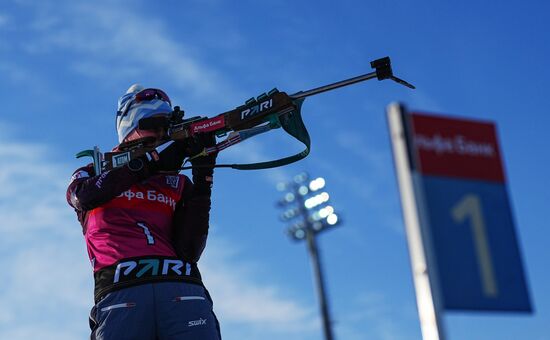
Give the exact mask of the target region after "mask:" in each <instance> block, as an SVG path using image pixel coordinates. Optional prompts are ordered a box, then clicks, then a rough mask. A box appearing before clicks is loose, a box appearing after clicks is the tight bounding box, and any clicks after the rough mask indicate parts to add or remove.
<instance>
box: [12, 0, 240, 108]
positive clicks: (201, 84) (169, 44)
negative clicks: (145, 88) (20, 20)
mask: <svg viewBox="0 0 550 340" xmlns="http://www.w3.org/2000/svg"><path fill="white" fill-rule="evenodd" d="M30 9H32V10H33V11H35V16H34V19H33V21H32V22H31V24H30V28H31V29H33V30H34V31H35V33H36V35H35V36H33V39H32V40H29V41H25V42H23V43H22V46H23V48H24V50H25V51H26V52H28V53H32V54H39V53H48V52H51V51H56V53H59V52H60V51H59V49H61V51H70V52H71V53H77V54H78V58H74V59H73V60H74V61H73V62H72V63H71V64H69V67H70V68H71V69H72V70H73V71H76V72H79V73H81V74H83V75H85V76H87V77H92V78H94V79H99V80H102V81H104V80H105V77H106V76H107V75H108V78H110V79H113V78H116V79H126V77H128V76H132V77H133V78H139V77H140V76H143V74H144V70H148V71H154V72H157V73H158V74H159V75H162V78H163V79H168V80H169V81H170V82H171V83H172V84H174V86H176V87H177V88H179V89H180V90H183V92H184V93H186V94H188V95H189V96H195V97H198V98H205V97H211V96H212V95H217V94H219V93H224V94H225V95H224V96H223V97H224V98H228V97H232V94H235V90H234V88H233V87H231V86H229V84H228V82H227V81H226V80H225V79H223V77H222V76H221V75H220V74H218V73H217V72H216V71H214V70H212V69H211V68H209V67H207V66H206V65H204V64H203V63H202V62H200V59H199V57H198V56H197V53H196V51H195V50H194V49H193V48H192V47H191V46H186V45H185V43H183V42H182V41H181V40H174V39H172V38H171V37H170V36H169V34H168V30H167V29H166V23H165V22H162V21H161V20H159V19H157V18H159V17H155V16H147V17H143V16H139V15H137V14H135V13H134V12H133V11H132V10H131V9H129V8H128V7H127V6H125V5H124V4H121V3H113V2H109V3H106V4H103V5H102V6H98V5H97V4H96V3H90V2H87V1H68V2H65V3H64V4H63V6H58V5H56V6H55V10H53V9H52V8H50V6H49V5H40V6H33V7H32V8H30ZM61 19H63V20H61ZM145 23H146V24H145ZM119 69H120V70H121V71H122V72H118V71H119ZM113 70H117V72H113ZM224 100H229V99H223V98H219V99H217V101H218V102H220V101H222V102H223V101H224ZM227 105H229V102H227Z"/></svg>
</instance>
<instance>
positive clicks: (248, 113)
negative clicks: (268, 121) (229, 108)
mask: <svg viewBox="0 0 550 340" xmlns="http://www.w3.org/2000/svg"><path fill="white" fill-rule="evenodd" d="M271 107H273V99H269V100H266V101H263V102H261V103H259V104H258V105H254V106H252V107H251V108H249V109H246V110H243V111H241V120H244V119H245V118H250V117H253V116H255V115H257V114H258V113H260V112H263V111H265V110H267V109H269V108H271Z"/></svg>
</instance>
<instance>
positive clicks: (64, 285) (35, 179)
mask: <svg viewBox="0 0 550 340" xmlns="http://www.w3.org/2000/svg"><path fill="white" fill-rule="evenodd" d="M0 127H2V128H5V125H3V124H1V123H0ZM6 135H8V136H9V133H5V131H2V134H0V136H2V137H0V158H2V159H9V160H10V162H2V163H0V188H1V189H0V216H1V219H2V221H3V223H2V224H0V232H2V234H3V235H4V236H3V237H2V238H0V249H2V256H1V257H0V267H1V268H2V270H3V272H4V273H8V274H7V275H4V277H3V279H2V280H1V281H0V305H1V306H3V308H2V311H1V312H0V338H2V339H4V338H5V339H28V338H36V336H37V335H38V334H40V338H41V339H79V338H85V337H86V336H87V334H88V327H87V316H88V312H89V308H90V307H91V304H92V300H93V296H92V290H93V288H92V285H93V283H92V280H93V279H92V275H91V270H90V266H89V263H88V259H87V255H86V251H85V244H84V240H83V237H82V233H81V231H80V225H79V224H78V222H77V220H76V216H74V214H73V212H72V210H71V208H70V207H69V206H68V205H67V203H66V201H65V187H66V185H67V184H68V177H69V176H70V173H71V169H68V167H67V166H66V165H63V164H53V163H52V162H51V161H49V157H48V156H49V155H48V153H49V152H51V150H50V149H49V148H48V147H45V146H39V145H34V144H30V143H22V142H17V141H8V140H7V138H6V137H5V136H6ZM211 236H212V237H211V240H210V244H209V246H208V248H207V254H208V255H207V256H206V257H205V260H204V261H203V262H204V263H203V265H202V267H203V271H204V275H205V277H207V278H208V281H207V285H208V287H209V289H210V291H211V293H212V295H213V297H214V304H215V308H216V311H217V313H218V316H219V318H220V321H221V324H222V329H223V327H228V328H230V329H231V328H233V327H238V328H241V329H242V330H243V333H240V334H241V335H242V334H244V333H246V332H254V331H259V330H262V333H263V334H267V335H268V334H291V335H292V336H296V337H298V338H302V337H303V335H304V334H310V333H311V332H312V331H315V330H316V329H318V326H319V325H318V320H317V318H316V317H315V316H314V315H315V314H316V313H315V311H313V310H311V309H310V308H308V307H304V306H303V305H302V304H301V302H300V301H295V300H292V299H291V297H288V296H285V293H284V289H283V288H282V287H277V286H275V285H272V284H264V283H260V282H258V281H257V280H255V279H253V278H254V277H256V275H254V271H253V270H252V271H251V270H250V268H255V266H256V265H257V264H255V263H253V261H252V262H251V261H243V260H242V259H241V258H240V254H239V253H238V251H237V250H234V252H227V251H222V249H228V248H229V247H226V246H223V245H224V243H230V242H229V241H224V240H222V239H219V238H217V237H216V235H215V233H213V234H212V235H211ZM212 244H214V246H213V245H212ZM67 325H70V326H67ZM229 333H230V334H231V333H234V330H233V331H232V332H229Z"/></svg>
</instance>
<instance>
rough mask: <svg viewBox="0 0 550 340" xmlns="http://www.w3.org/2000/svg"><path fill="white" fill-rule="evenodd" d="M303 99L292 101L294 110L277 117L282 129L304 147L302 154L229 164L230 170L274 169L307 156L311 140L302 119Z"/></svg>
mask: <svg viewBox="0 0 550 340" xmlns="http://www.w3.org/2000/svg"><path fill="white" fill-rule="evenodd" d="M303 102H304V99H299V100H296V101H294V104H295V105H296V109H295V110H293V111H290V112H288V113H286V114H284V115H281V116H279V123H280V124H281V126H282V128H283V129H284V130H285V131H286V132H287V133H288V134H289V135H291V136H292V137H294V138H296V139H297V140H299V141H300V142H302V144H304V146H305V147H306V148H305V149H304V150H303V151H302V152H300V153H297V154H295V155H292V156H289V157H284V158H280V159H277V160H273V161H267V162H260V163H250V164H231V168H233V169H238V170H259V169H270V168H276V167H279V166H283V165H287V164H290V163H294V162H297V161H299V160H300V159H302V158H305V157H306V156H307V155H308V154H309V150H310V145H311V140H310V138H309V133H308V132H307V129H306V126H305V124H304V121H303V119H302V112H301V111H302V103H303Z"/></svg>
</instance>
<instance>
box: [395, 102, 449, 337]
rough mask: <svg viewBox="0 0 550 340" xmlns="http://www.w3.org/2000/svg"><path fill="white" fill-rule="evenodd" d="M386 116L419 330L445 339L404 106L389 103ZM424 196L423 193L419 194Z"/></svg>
mask: <svg viewBox="0 0 550 340" xmlns="http://www.w3.org/2000/svg"><path fill="white" fill-rule="evenodd" d="M386 112H387V118H388V123H389V127H390V136H391V142H392V148H393V156H394V161H395V168H396V172H397V179H398V183H399V191H400V193H401V206H402V210H403V217H404V220H405V230H406V234H407V244H408V247H409V255H410V260H411V268H412V275H413V280H414V288H415V292H416V304H417V308H418V316H419V319H420V329H421V331H422V338H423V339H424V340H444V339H445V335H444V331H443V325H442V323H441V320H440V316H439V314H438V309H439V308H438V301H437V299H436V297H437V294H436V293H434V292H436V290H435V288H437V287H434V284H433V282H434V281H435V278H432V280H430V274H432V275H434V274H435V273H433V272H431V271H432V268H430V266H429V263H428V261H427V253H428V251H429V245H428V244H425V242H424V241H425V239H426V233H423V232H422V223H421V220H420V218H421V215H420V214H419V210H418V208H419V206H420V207H421V208H422V205H423V204H422V202H417V199H416V197H417V196H416V195H415V190H414V189H415V185H414V179H413V174H412V172H411V168H410V164H411V163H410V162H411V160H410V159H409V153H408V152H407V141H406V134H405V129H404V124H406V123H407V122H404V121H403V119H402V118H403V114H402V107H401V105H400V104H398V103H392V104H390V105H389V106H388V107H387V109H386ZM420 196H421V195H420Z"/></svg>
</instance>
